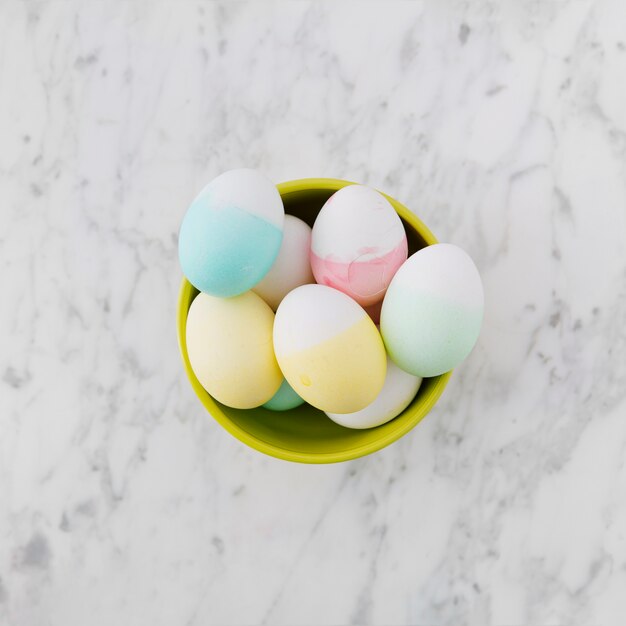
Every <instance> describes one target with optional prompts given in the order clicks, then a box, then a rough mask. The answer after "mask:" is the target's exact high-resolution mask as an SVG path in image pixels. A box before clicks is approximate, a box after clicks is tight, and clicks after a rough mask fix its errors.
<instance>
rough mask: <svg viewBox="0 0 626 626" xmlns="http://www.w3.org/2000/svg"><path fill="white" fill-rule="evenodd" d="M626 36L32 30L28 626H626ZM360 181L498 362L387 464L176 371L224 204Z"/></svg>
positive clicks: (100, 25)
mask: <svg viewBox="0 0 626 626" xmlns="http://www.w3.org/2000/svg"><path fill="white" fill-rule="evenodd" d="M625 24H626V4H625V3H623V2H619V1H618V0H615V1H613V2H610V1H609V2H596V3H594V2H587V1H564V2H560V1H557V2H543V3H542V2H534V1H533V2H521V3H517V2H512V1H511V2H505V3H497V2H492V1H490V0H481V1H479V2H476V3H470V2H465V1H460V0H459V1H456V0H446V1H445V2H434V1H433V2H427V3H423V2H419V1H415V2H398V1H394V0H392V1H391V2H384V3H382V2H381V3H378V2H341V3H330V2H320V3H310V2H289V3H271V4H270V3H254V2H250V3H246V2H233V3H224V4H221V3H213V2H202V3H195V2H187V1H186V2H182V3H175V2H149V1H145V2H138V3H135V4H132V3H119V2H112V3H107V2H98V1H94V0H88V1H87V2H78V1H74V0H68V1H65V0H64V1H59V0H47V1H46V0H44V1H42V2H25V3H22V2H16V1H14V0H7V2H3V3H2V4H1V5H0V201H1V208H0V218H1V221H0V227H1V228H0V262H1V264H2V273H1V280H2V283H1V284H2V297H1V298H0V321H1V324H0V347H1V349H0V408H1V411H0V537H1V541H0V624H2V625H3V626H4V625H5V624H6V625H7V626H40V625H51V626H56V625H62V626H83V625H85V624H89V626H100V625H102V626H105V625H106V626H110V625H111V624H115V625H116V626H124V625H129V626H143V625H146V626H148V625H149V626H161V625H163V626H179V625H188V626H200V625H205V624H215V625H243V624H249V625H257V624H259V625H260V624H268V625H285V626H298V625H302V626H304V625H327V626H337V625H344V624H359V625H360V624H376V625H380V626H391V625H397V626H399V625H403V626H404V625H409V624H412V625H418V624H419V625H428V626H452V625H455V626H456V625H459V624H461V625H462V624H471V625H477V626H478V625H480V626H483V625H494V626H496V625H505V624H506V625H513V624H515V625H540V624H541V625H546V624H550V625H552V626H557V625H562V626H564V625H568V626H569V625H572V624H589V625H592V624H593V625H595V626H612V625H614V624H615V625H617V624H620V625H621V624H623V620H624V615H625V614H626V595H625V589H626V465H625V463H626V356H625V353H626V243H625V241H626V80H624V78H625V76H626V28H625V26H624V25H625ZM241 166H248V167H255V168H259V169H260V170H262V171H263V172H265V173H266V174H267V175H268V176H270V177H271V178H272V179H273V180H275V181H277V182H279V181H283V180H288V179H293V178H300V177H308V176H330V177H338V178H346V179H351V180H355V181H358V182H362V183H366V184H369V185H372V186H374V187H377V188H379V189H381V190H383V191H385V192H387V193H389V194H390V195H392V196H394V197H396V198H398V199H399V200H400V201H401V202H403V203H405V204H406V205H408V206H409V207H410V208H411V209H412V210H414V211H415V212H416V213H417V214H418V215H419V216H420V217H421V218H422V219H423V220H424V221H425V222H426V223H427V224H428V225H429V226H430V227H431V228H432V230H433V231H434V233H435V234H436V235H437V236H438V237H439V238H440V239H441V240H443V241H449V242H453V243H456V244H458V245H460V246H462V247H464V248H465V249H466V250H468V252H469V253H470V254H471V255H472V256H473V258H474V259H475V260H476V263H477V265H478V267H479V268H480V270H481V273H482V276H483V279H484V284H485V289H486V299H487V304H486V317H485V323H484V328H483V332H482V336H481V338H480V341H479V344H478V345H477V347H476V349H475V350H474V352H473V353H472V355H471V357H470V358H469V359H468V360H467V361H466V362H465V363H464V364H463V365H462V366H461V367H459V368H458V369H457V371H456V372H455V374H454V376H453V377H452V381H451V383H450V385H449V387H448V389H447V391H446V393H445V394H444V396H443V397H442V399H441V400H440V402H439V403H438V404H437V406H436V407H435V409H434V410H433V411H432V412H431V413H430V415H429V416H428V417H427V418H426V420H425V421H424V422H422V423H421V424H420V425H419V426H418V427H417V428H416V429H415V430H413V431H412V432H411V433H410V434H409V435H407V436H406V437H404V438H403V439H402V440H401V441H399V442H397V443H395V444H394V445H392V446H390V447H388V448H386V449H385V450H383V451H381V452H379V453H376V454H374V455H372V456H370V457H367V458H363V459H360V460H358V461H354V462H349V463H344V464H338V465H330V466H312V467H311V466H303V465H296V464H289V463H285V462H282V461H279V460H275V459H272V458H269V457H266V456H263V455H261V454H259V453H257V452H255V451H253V450H250V449H248V448H247V447H245V446H244V445H243V444H240V443H239V442H238V441H236V440H235V439H233V438H232V437H231V436H230V435H228V434H227V433H226V432H225V431H223V430H222V429H221V428H220V427H219V426H218V425H217V424H216V423H215V422H214V421H213V420H212V419H211V418H210V416H209V415H207V414H206V413H205V412H204V410H203V408H202V406H201V405H200V403H199V402H198V400H197V399H196V397H195V396H194V394H193V391H192V389H191V387H190V385H189V384H188V382H187V380H186V378H185V376H184V373H183V370H182V367H181V363H180V359H179V356H178V350H177V344H176V335H175V302H176V296H177V290H178V286H179V282H180V279H181V274H180V270H179V267H178V263H177V250H176V239H177V230H178V226H179V223H180V220H181V217H182V215H183V213H184V210H185V208H186V206H187V205H188V203H189V202H190V200H191V199H192V198H193V197H194V195H195V194H196V192H197V191H198V190H199V188H200V187H201V186H202V185H204V184H205V183H206V182H207V181H208V180H210V179H211V178H213V177H214V176H216V175H217V174H218V173H220V172H222V171H224V170H227V169H230V168H233V167H241Z"/></svg>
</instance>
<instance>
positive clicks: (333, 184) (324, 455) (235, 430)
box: [176, 178, 452, 464]
mask: <svg viewBox="0 0 626 626" xmlns="http://www.w3.org/2000/svg"><path fill="white" fill-rule="evenodd" d="M355 184H358V183H355V182H352V181H348V180H342V179H339V178H299V179H296V180H289V181H285V182H282V183H279V184H278V185H276V187H277V189H278V192H279V193H280V195H281V198H282V197H284V196H286V195H289V194H292V193H299V192H303V191H310V190H312V189H319V190H324V191H329V190H330V191H338V190H339V189H341V188H342V187H346V186H348V185H355ZM377 191H378V190H377ZM379 193H381V194H382V195H383V196H384V197H385V198H387V200H388V201H389V202H390V203H391V205H392V206H393V208H394V209H395V210H396V212H397V213H398V215H399V216H400V217H401V218H402V219H403V220H404V221H405V222H407V223H408V224H409V225H410V226H411V227H412V228H413V229H415V230H416V231H417V232H418V233H419V235H420V237H422V239H423V240H424V241H426V243H427V244H428V245H432V244H435V243H438V240H437V238H436V237H435V236H434V235H433V233H432V232H431V231H430V229H429V228H428V227H427V226H426V224H424V222H422V220H420V219H419V218H418V217H417V216H416V215H415V214H414V213H412V212H411V211H409V209H408V208H407V207H405V206H404V205H403V204H402V203H401V202H398V201H397V200H396V199H395V198H392V197H391V196H389V195H387V194H386V193H384V192H382V191H379ZM194 290H195V287H193V285H192V284H191V283H190V282H189V281H188V280H187V279H186V278H185V277H183V279H182V282H181V285H180V289H179V292H178V301H177V307H176V331H177V338H178V348H179V352H180V356H181V358H182V361H183V366H184V369H185V373H186V374H187V378H188V379H189V381H190V383H191V386H192V388H193V390H194V392H195V394H196V396H197V397H198V399H199V400H200V402H201V403H202V405H203V406H204V408H205V409H206V410H207V411H208V413H209V414H210V415H211V417H212V418H213V419H215V420H216V421H217V422H218V424H220V426H222V428H224V429H225V430H226V431H228V432H229V433H230V434H231V435H233V437H235V438H236V439H238V440H239V441H241V442H242V443H245V444H246V445H247V446H249V447H251V448H253V449H254V450H257V451H258V452H262V453H264V454H267V455H269V456H272V457H275V458H278V459H282V460H285V461H293V462H297V463H311V464H325V463H338V462H343V461H350V460H353V459H357V458H360V457H362V456H366V455H368V454H371V453H373V452H377V451H378V450H381V449H382V448H385V447H386V446H388V445H390V444H392V443H393V442H394V441H397V440H398V439H400V438H401V437H403V436H404V435H406V434H407V433H408V432H409V431H410V430H412V429H413V428H414V427H415V426H417V424H418V423H419V422H421V421H422V419H423V418H424V417H425V416H426V415H427V414H428V413H429V412H430V411H431V409H432V408H433V407H434V405H435V404H436V402H437V400H438V399H439V398H440V396H441V394H442V393H443V391H444V389H445V388H446V386H447V384H448V382H449V380H450V377H451V375H452V370H451V371H449V372H446V373H445V374H441V375H440V376H438V377H437V381H436V383H435V385H434V386H433V387H432V388H431V389H430V390H429V393H428V395H427V396H426V397H425V398H422V401H421V403H420V405H419V410H414V414H413V415H412V416H411V418H410V419H407V420H404V421H401V422H399V423H398V428H395V429H393V430H390V431H387V432H386V434H384V435H381V437H379V438H377V439H375V440H373V441H368V442H367V443H364V444H362V445H360V446H356V447H353V448H346V449H345V450H339V451H334V452H301V451H299V450H291V449H289V448H284V447H281V446H278V445H276V444H273V443H269V442H267V441H264V440H263V439H260V438H258V437H256V436H254V435H252V434H250V433H249V432H248V431H246V430H245V429H243V428H241V427H240V426H238V425H237V424H236V423H235V422H233V421H232V420H231V419H230V418H229V417H228V415H226V414H225V413H224V412H223V411H222V409H221V408H220V406H219V405H218V404H217V402H216V401H215V400H214V399H213V398H212V397H211V395H210V394H209V393H208V392H207V391H206V390H205V389H204V387H202V385H201V384H200V382H199V381H198V379H197V378H196V376H195V374H194V373H193V370H192V369H191V364H190V363H189V357H188V355H187V345H186V343H187V342H186V332H185V331H186V324H187V313H188V309H189V307H188V305H187V302H189V299H190V295H191V292H192V291H194ZM410 407H411V405H409V407H407V409H405V410H408V409H410ZM372 430H373V429H372Z"/></svg>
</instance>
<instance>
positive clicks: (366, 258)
mask: <svg viewBox="0 0 626 626" xmlns="http://www.w3.org/2000/svg"><path fill="white" fill-rule="evenodd" d="M407 254H408V244H407V239H406V233H405V231H404V226H403V225H402V221H401V220H400V218H399V217H398V214H397V213H396V212H395V210H394V208H393V207H392V206H391V204H390V203H389V202H388V201H387V199H386V198H385V197H384V196H383V195H382V194H380V193H379V192H378V191H376V190H375V189H371V188H370V187H366V186H365V185H348V186H347V187H343V188H342V189H340V190H339V191H337V192H336V193H334V194H333V195H332V196H331V197H330V198H329V199H328V200H327V202H326V203H325V204H324V206H323V207H322V209H321V211H320V212H319V214H318V216H317V219H316V220H315V223H314V224H313V233H312V237H311V268H312V270H313V275H314V276H315V280H316V281H317V282H318V283H319V284H320V285H327V286H328V287H333V288H334V289H337V290H339V291H342V292H343V293H345V294H347V295H348V296H350V297H351V298H353V299H354V300H356V301H357V302H358V303H359V304H360V305H361V306H364V307H370V306H372V305H375V304H376V303H378V302H380V301H381V300H382V299H383V297H384V295H385V291H386V290H387V287H388V286H389V283H390V282H391V279H392V278H393V276H394V274H395V273H396V271H397V270H398V268H399V267H400V266H401V265H402V264H403V263H404V262H405V261H406V259H407Z"/></svg>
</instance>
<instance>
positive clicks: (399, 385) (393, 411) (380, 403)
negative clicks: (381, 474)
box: [326, 357, 422, 428]
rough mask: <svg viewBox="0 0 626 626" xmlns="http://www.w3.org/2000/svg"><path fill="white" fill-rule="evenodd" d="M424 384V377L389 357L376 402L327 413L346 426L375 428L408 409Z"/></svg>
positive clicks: (332, 418)
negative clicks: (358, 408) (362, 407)
mask: <svg viewBox="0 0 626 626" xmlns="http://www.w3.org/2000/svg"><path fill="white" fill-rule="evenodd" d="M421 384H422V379H421V378H419V377H418V376H412V375H411V374H408V373H407V372H405V371H404V370H401V369H400V368H399V367H398V366H397V365H396V364H395V363H394V362H393V361H392V360H391V359H390V358H389V357H387V376H386V378H385V384H384V386H383V388H382V390H381V392H380V393H379V394H378V396H377V397H376V399H375V400H374V402H372V403H371V404H369V405H368V406H366V407H365V408H364V409H361V410H360V411H356V412H355V413H345V414H343V415H341V414H337V413H328V412H327V413H326V415H328V417H330V419H331V420H333V422H336V423H337V424H340V425H341V426H345V427H346V428H373V427H374V426H380V425H381V424H385V423H386V422H388V421H390V420H392V419H393V418H394V417H397V416H398V415H400V413H402V411H404V409H406V407H407V406H409V404H411V401H412V400H413V398H414V397H415V394H416V393H417V390H418V389H419V388H420V385H421Z"/></svg>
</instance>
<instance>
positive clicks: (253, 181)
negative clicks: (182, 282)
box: [178, 169, 285, 298]
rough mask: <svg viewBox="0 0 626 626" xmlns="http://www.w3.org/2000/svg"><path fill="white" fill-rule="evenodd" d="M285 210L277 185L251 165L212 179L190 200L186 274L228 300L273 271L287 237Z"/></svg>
mask: <svg viewBox="0 0 626 626" xmlns="http://www.w3.org/2000/svg"><path fill="white" fill-rule="evenodd" d="M284 219H285V209H284V207H283V203H282V200H281V197H280V194H279V193H278V190H277V189H276V187H275V185H274V184H273V183H272V182H271V181H270V180H269V179H267V178H266V177H265V176H263V175H262V174H260V173H259V172H257V171H256V170H252V169H236V170H230V171H228V172H225V173H224V174H221V175H220V176H218V177H217V178H215V179H213V180H212V181H211V182H210V183H209V184H208V185H207V186H206V187H205V188H204V189H203V190H202V191H201V192H200V194H199V195H198V196H197V197H196V199H195V200H194V201H193V202H192V203H191V206H190V207H189V208H188V209H187V213H186V214H185V217H184V219H183V222H182V225H181V227H180V232H179V235H178V255H179V259H180V265H181V268H182V270H183V274H184V275H185V276H186V278H187V280H188V281H189V282H190V283H191V284H192V285H193V286H194V287H196V288H197V289H199V290H200V291H203V292H205V293H208V294H210V295H212V296H217V297H222V298H229V297H232V296H237V295H239V294H242V293H244V292H245V291H248V290H249V289H252V287H254V286H255V285H256V284H257V283H258V282H260V281H261V280H262V279H263V277H264V276H265V274H267V272H268V271H269V269H270V267H271V266H272V264H273V263H274V260H275V259H276V257H277V256H278V251H279V250H280V245H281V242H282V238H283V223H284Z"/></svg>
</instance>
